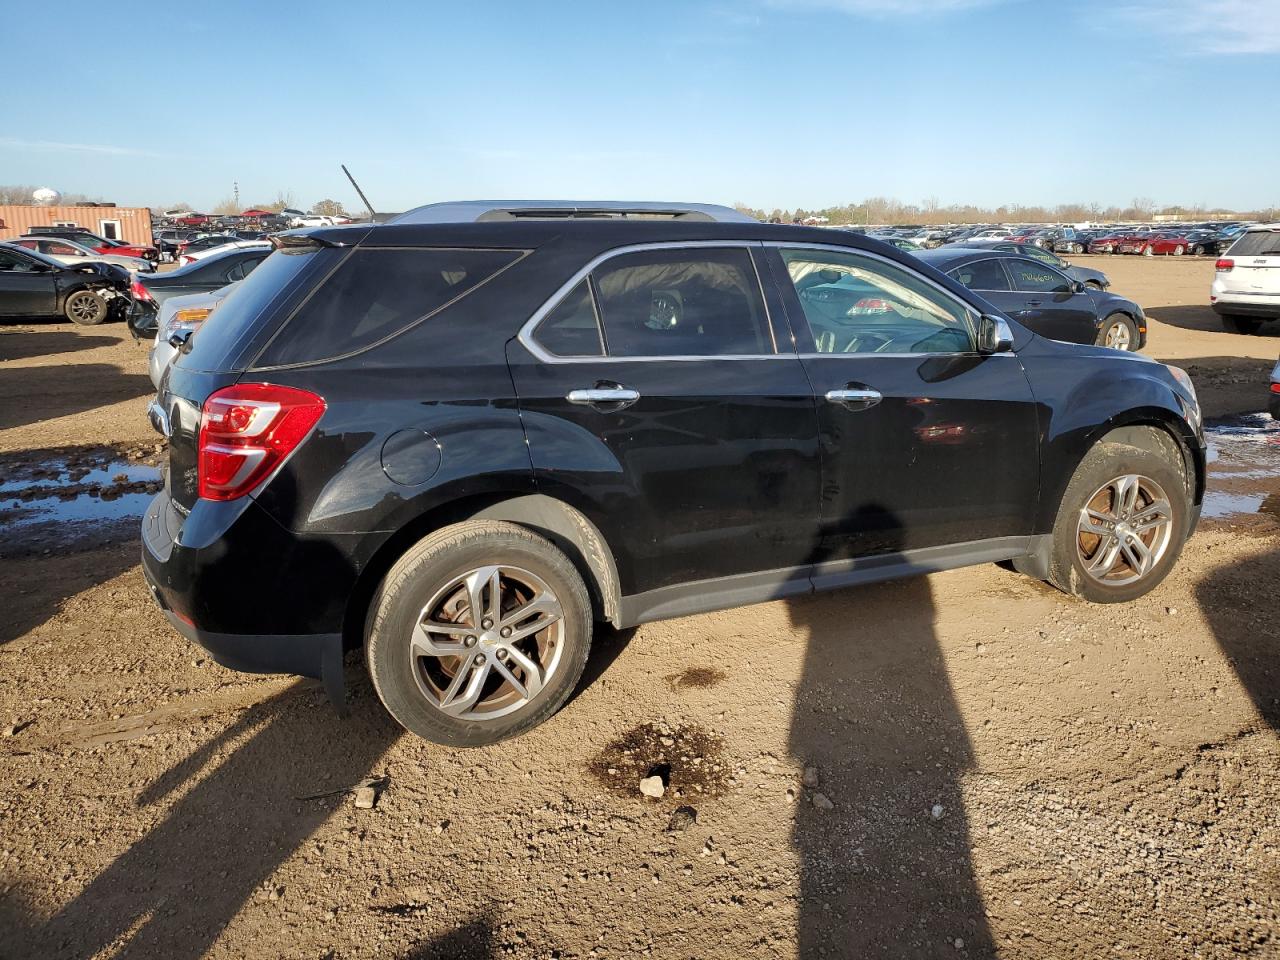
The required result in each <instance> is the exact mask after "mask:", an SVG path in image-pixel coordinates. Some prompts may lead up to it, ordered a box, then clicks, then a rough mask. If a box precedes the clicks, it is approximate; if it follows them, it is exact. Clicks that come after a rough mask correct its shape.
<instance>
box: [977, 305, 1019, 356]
mask: <svg viewBox="0 0 1280 960" xmlns="http://www.w3.org/2000/svg"><path fill="white" fill-rule="evenodd" d="M1012 349H1013V331H1012V330H1011V329H1009V324H1008V323H1006V322H1005V320H1004V318H1003V317H993V316H991V315H990V314H983V315H982V317H980V318H979V320H978V352H979V353H1008V352H1009V351H1010V350H1012Z"/></svg>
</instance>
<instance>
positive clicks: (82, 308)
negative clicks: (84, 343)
mask: <svg viewBox="0 0 1280 960" xmlns="http://www.w3.org/2000/svg"><path fill="white" fill-rule="evenodd" d="M62 310H63V313H65V314H66V315H67V319H68V320H70V321H71V322H72V323H78V324H80V325H81V326H84V327H92V326H94V325H95V324H99V323H101V322H102V321H103V320H105V319H107V301H105V300H103V299H102V298H101V297H100V296H98V295H97V294H96V293H94V292H93V291H92V290H77V291H76V292H75V293H73V294H72V295H71V296H69V297H67V302H66V303H65V304H64V305H63V308H62Z"/></svg>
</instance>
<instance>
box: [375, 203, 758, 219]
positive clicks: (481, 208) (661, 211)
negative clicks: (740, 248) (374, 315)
mask: <svg viewBox="0 0 1280 960" xmlns="http://www.w3.org/2000/svg"><path fill="white" fill-rule="evenodd" d="M632 219H634V220H690V221H701V222H703V223H755V222H756V220H755V219H754V218H752V217H749V216H747V215H746V214H745V213H739V212H738V211H737V210H734V209H733V208H732V207H722V206H719V205H718V204H714V203H663V202H655V201H648V200H641V201H636V202H630V201H621V200H457V201H452V202H449V203H428V204H427V205H426V206H423V207H416V208H415V209H413V210H409V211H408V212H406V213H402V214H400V215H399V216H397V217H395V218H394V219H392V220H390V221H388V222H389V223H481V222H491V221H495V220H499V221H500V220H506V221H511V220H632Z"/></svg>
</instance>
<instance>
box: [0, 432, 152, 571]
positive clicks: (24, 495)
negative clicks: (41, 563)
mask: <svg viewBox="0 0 1280 960" xmlns="http://www.w3.org/2000/svg"><path fill="white" fill-rule="evenodd" d="M163 460H164V445H163V444H154V445H142V446H139V445H132V446H123V445H121V446H104V447H87V448H86V447H64V448H60V449H56V450H37V451H26V452H23V453H20V454H11V455H8V456H5V457H3V458H0V556H22V555H30V554H33V553H51V552H53V551H54V550H57V549H68V548H70V549H77V550H83V549H92V548H93V547H96V546H101V545H103V544H107V543H118V542H120V541H121V540H125V539H130V538H132V537H136V536H137V531H138V522H139V520H140V519H141V518H142V515H143V513H144V512H146V509H147V503H148V502H149V501H150V499H151V497H152V495H154V494H155V493H156V492H157V491H158V490H160V488H161V487H162V486H163V485H164V478H163V475H162V472H161V471H162V463H163Z"/></svg>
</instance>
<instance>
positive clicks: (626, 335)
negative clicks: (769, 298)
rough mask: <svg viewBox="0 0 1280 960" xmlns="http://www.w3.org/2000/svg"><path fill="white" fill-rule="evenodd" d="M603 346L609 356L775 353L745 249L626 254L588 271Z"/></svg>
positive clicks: (758, 285) (757, 286) (753, 273)
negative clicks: (593, 287) (601, 329)
mask: <svg viewBox="0 0 1280 960" xmlns="http://www.w3.org/2000/svg"><path fill="white" fill-rule="evenodd" d="M592 276H593V281H594V284H595V290H596V297H597V304H598V307H599V311H600V319H601V322H602V323H603V325H604V337H605V346H606V347H607V348H608V351H609V355H610V356H613V357H663V356H695V357H709V356H732V355H735V354H737V355H752V354H763V353H773V352H774V349H773V338H772V337H771V336H770V334H769V321H768V318H767V316H766V314H765V310H764V301H763V300H762V299H761V296H760V284H759V282H758V281H757V279H756V272H755V268H754V267H753V266H752V263H751V255H750V254H749V253H748V252H747V251H746V250H741V249H732V250H696V251H694V250H656V251H646V252H644V253H632V254H625V255H623V256H620V257H615V258H614V259H612V260H609V261H607V262H606V263H604V264H602V265H601V266H600V267H599V268H597V270H596V271H595V273H594V274H593V275H592Z"/></svg>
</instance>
